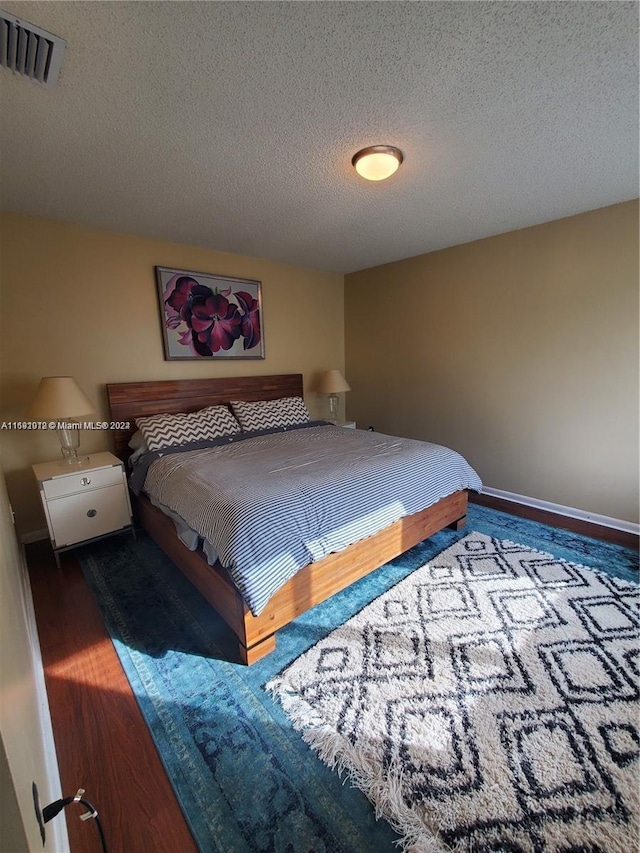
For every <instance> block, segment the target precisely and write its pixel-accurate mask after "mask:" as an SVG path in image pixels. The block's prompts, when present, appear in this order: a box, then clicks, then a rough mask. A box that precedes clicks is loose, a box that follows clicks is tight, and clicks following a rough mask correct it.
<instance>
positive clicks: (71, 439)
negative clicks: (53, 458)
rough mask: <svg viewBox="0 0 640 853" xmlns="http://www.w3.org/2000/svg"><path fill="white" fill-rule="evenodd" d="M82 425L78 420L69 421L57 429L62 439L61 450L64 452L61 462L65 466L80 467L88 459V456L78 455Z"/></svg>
mask: <svg viewBox="0 0 640 853" xmlns="http://www.w3.org/2000/svg"><path fill="white" fill-rule="evenodd" d="M80 426H81V425H80V424H79V423H78V422H77V421H69V422H68V424H67V425H66V426H65V427H60V428H59V429H58V431H57V432H58V438H59V439H60V452H61V453H62V462H61V463H60V464H61V465H63V466H64V467H65V468H66V467H69V468H73V467H78V466H79V465H84V464H85V463H86V462H87V461H88V457H87V456H78V448H79V447H80Z"/></svg>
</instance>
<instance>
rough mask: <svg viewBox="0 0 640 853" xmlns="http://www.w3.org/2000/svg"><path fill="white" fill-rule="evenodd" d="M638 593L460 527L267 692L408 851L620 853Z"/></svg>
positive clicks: (633, 728)
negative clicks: (455, 537)
mask: <svg viewBox="0 0 640 853" xmlns="http://www.w3.org/2000/svg"><path fill="white" fill-rule="evenodd" d="M637 607H638V589H637V587H636V586H635V585H633V584H631V583H628V582H626V581H623V580H620V579H618V578H612V577H608V576H605V575H603V574H601V573H599V572H594V571H592V570H590V569H587V568H585V567H584V566H579V565H577V564H574V563H568V562H565V561H563V560H561V559H557V558H555V557H552V556H550V555H548V554H543V553H540V552H536V551H533V550H531V549H530V548H527V547H525V546H522V545H517V544H515V543H513V542H505V541H500V540H497V539H494V538H491V537H489V536H485V535H483V534H479V533H472V534H470V535H468V536H466V537H465V538H464V539H462V540H460V541H459V542H457V543H456V544H455V545H453V546H451V547H450V548H448V549H447V550H446V551H444V552H443V553H441V554H439V555H438V556H437V557H435V558H434V560H433V561H432V562H431V563H429V564H427V565H425V566H423V567H422V568H419V569H417V570H416V571H415V572H413V573H412V574H411V575H410V576H409V577H407V578H406V579H405V580H403V581H401V582H400V583H399V584H397V586H395V587H393V588H392V589H390V590H389V591H388V592H386V593H385V594H383V595H382V596H381V597H380V598H378V599H377V600H375V601H374V602H373V603H371V604H369V605H368V606H367V607H365V608H364V609H363V610H362V611H361V612H360V613H359V614H357V615H356V616H354V617H353V618H351V619H350V620H349V621H348V622H346V623H345V624H344V625H342V626H341V627H340V628H337V629H336V630H335V631H333V632H332V633H331V634H329V635H328V636H327V637H326V638H325V639H323V640H321V641H320V642H319V643H317V645H316V646H314V647H313V648H311V649H310V650H309V651H307V652H306V653H305V654H303V655H302V656H301V657H300V658H298V659H297V660H296V661H295V662H294V663H293V664H292V665H291V666H289V667H288V668H287V669H286V670H285V671H284V672H283V673H282V674H281V676H280V677H279V678H277V679H275V680H274V681H272V682H271V683H270V684H269V685H267V687H268V688H269V689H270V690H271V691H272V692H273V693H274V694H275V695H277V696H278V698H279V699H280V701H281V703H282V705H283V707H284V709H285V711H286V713H287V715H288V716H289V718H290V719H291V720H292V722H293V724H294V726H295V727H296V728H297V729H299V730H301V731H302V733H303V737H304V739H305V740H306V741H307V742H308V743H309V744H310V745H311V746H312V747H313V748H314V749H315V750H316V751H317V753H318V754H319V756H320V757H321V758H322V759H323V760H324V761H325V762H326V763H327V764H329V765H330V766H333V767H337V768H338V769H339V770H343V769H344V770H346V771H347V773H348V774H349V776H350V778H351V780H352V781H353V783H354V784H355V785H356V786H358V787H360V788H361V789H362V790H363V791H364V792H365V793H366V794H367V796H368V797H369V799H370V800H371V801H372V802H373V803H374V805H375V806H376V809H377V810H378V812H380V813H381V814H383V815H384V816H385V817H386V818H387V819H388V820H389V822H390V823H391V824H392V825H393V826H394V828H396V829H397V830H398V831H399V832H400V833H401V834H402V835H403V843H404V845H405V849H407V850H411V851H420V850H422V851H438V850H450V849H455V850H463V851H473V853H483V851H484V853H488V851H518V853H568V851H572V850H573V851H578V850H580V851H606V853H627V851H628V850H630V849H633V848H634V845H635V843H636V842H637V839H638V837H639V835H638V833H639V831H640V823H639V813H640V808H639V806H640V798H639V796H638V785H637V781H638V762H639V759H640V732H639V729H638V722H639V715H638V710H639V708H638V698H639V696H638V665H639V662H638V642H639V639H640V618H639V616H638V609H637Z"/></svg>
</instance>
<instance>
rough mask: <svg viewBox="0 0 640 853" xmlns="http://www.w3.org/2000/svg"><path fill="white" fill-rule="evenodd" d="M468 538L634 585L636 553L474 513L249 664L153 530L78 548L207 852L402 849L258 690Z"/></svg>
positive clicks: (281, 636)
mask: <svg viewBox="0 0 640 853" xmlns="http://www.w3.org/2000/svg"><path fill="white" fill-rule="evenodd" d="M471 530H475V531H478V532H479V533H484V534H487V535H489V536H494V537H496V538H499V539H510V540H512V541H515V542H519V543H521V544H523V545H528V546H529V547H532V548H537V549H539V550H541V551H547V552H550V553H552V554H553V555H554V556H557V557H562V558H564V559H566V560H570V561H573V562H577V563H582V564H583V565H586V566H590V567H593V568H596V569H601V570H604V571H607V572H610V573H611V574H614V575H616V576H618V577H622V578H625V579H628V580H637V578H638V555H637V554H636V553H635V552H633V551H630V550H627V549H624V548H620V547H617V546H614V545H609V544H607V543H603V542H599V541H597V540H594V539H589V538H587V537H584V536H579V535H577V534H572V533H568V532H566V531H562V530H557V529H554V528H550V527H546V526H545V525H541V524H536V523H534V522H529V521H526V520H523V519H519V518H517V517H515V516H510V515H506V514H504V513H500V512H496V511H494V510H489V509H486V508H484V507H479V506H475V505H471V506H470V509H469V516H468V523H467V527H466V528H465V529H463V530H461V531H458V532H454V531H450V530H445V531H442V532H440V533H438V534H436V535H435V536H433V537H432V538H431V539H429V540H427V541H426V542H423V543H421V544H420V545H417V546H416V547H415V548H412V549H411V550H410V551H408V552H407V553H406V554H403V555H402V556H401V557H399V558H398V559H396V560H394V561H392V562H391V563H389V564H388V565H387V566H385V567H383V568H382V569H379V570H378V571H376V572H374V573H373V574H372V575H370V576H368V577H366V578H364V579H363V580H361V581H359V582H358V583H356V584H354V585H353V586H352V587H350V588H349V589H347V590H344V591H343V592H341V593H339V594H338V595H336V596H334V597H333V598H332V599H330V600H329V601H326V602H325V603H324V604H321V605H319V606H317V607H315V608H314V609H313V610H312V611H310V612H308V613H306V614H304V615H303V616H301V617H299V618H298V619H297V620H296V621H295V623H293V624H291V625H289V626H287V627H286V628H284V629H282V630H281V631H279V632H278V647H277V649H276V651H275V652H274V653H272V654H271V655H269V656H268V657H266V658H265V659H264V660H262V661H259V662H258V663H257V664H255V665H254V666H252V667H250V668H247V667H243V666H240V665H238V664H234V663H229V662H228V661H229V659H233V658H235V650H236V641H235V638H234V636H233V635H232V634H231V632H230V631H229V629H228V628H227V627H226V625H225V624H224V623H223V622H222V620H221V619H219V618H218V617H217V616H216V614H215V613H214V611H213V610H212V609H211V608H210V607H209V605H208V604H207V603H206V602H205V601H204V599H203V598H202V597H201V596H200V594H199V593H198V592H197V591H196V590H195V588H194V587H192V585H191V584H190V583H189V582H188V581H187V580H186V579H185V578H184V577H183V576H182V574H181V573H180V572H179V571H178V570H177V569H176V568H175V566H174V565H173V564H172V563H171V561H170V560H169V559H168V558H167V557H165V556H164V554H163V553H162V552H161V551H160V549H159V548H157V546H156V545H155V544H154V543H153V542H152V541H151V540H150V539H149V538H148V537H147V536H146V535H144V534H143V535H141V536H140V537H139V541H138V542H137V543H133V542H131V540H129V539H128V538H124V537H123V538H112V539H107V540H104V541H102V542H99V543H96V544H94V545H92V546H86V547H85V548H84V549H82V550H80V551H79V552H78V554H79V557H80V562H81V565H82V567H83V570H84V573H85V576H86V578H87V580H88V582H89V584H90V585H91V587H92V589H93V591H94V593H95V595H96V597H97V600H98V602H99V604H100V607H101V609H102V611H103V613H104V616H105V622H106V625H107V628H108V630H109V632H110V634H111V636H112V638H113V641H114V645H115V648H116V650H117V652H118V655H119V657H120V660H121V661H122V665H123V667H124V670H125V672H126V674H127V677H128V679H129V682H130V683H131V687H132V689H133V691H134V693H135V695H136V697H137V700H138V703H139V705H140V708H141V710H142V713H143V715H144V717H145V720H146V722H147V725H148V726H149V729H150V731H151V733H152V735H153V738H154V740H155V743H156V745H157V747H158V751H159V753H160V755H161V758H162V760H163V763H164V765H165V767H166V770H167V774H168V776H169V778H170V780H171V782H172V784H173V787H174V789H175V791H176V795H177V797H178V800H179V802H180V804H181V806H182V809H183V811H184V813H185V816H186V819H187V821H188V823H189V825H190V827H191V830H192V832H193V835H194V837H195V839H196V842H197V844H198V846H199V847H200V849H201V850H202V851H206V853H213V851H220V853H243V851H261V853H262V851H265V853H266V851H282V853H303V852H304V853H310V851H313V852H314V853H342V851H344V853H357V851H362V853H378V851H393V850H397V847H396V845H395V843H394V842H397V840H398V835H397V834H396V833H395V832H394V831H393V830H392V829H391V827H390V826H389V825H388V824H387V823H386V822H385V821H383V820H380V821H376V819H375V815H374V812H373V808H372V806H371V804H370V803H369V802H368V800H367V799H366V798H365V796H364V794H363V793H362V792H361V791H359V790H358V789H356V788H352V787H350V786H349V785H348V784H343V781H342V780H341V779H340V777H339V776H338V774H337V773H334V772H332V771H331V770H329V769H328V768H327V767H326V766H325V765H324V764H323V763H322V762H321V761H320V759H318V758H317V757H316V755H315V754H314V753H313V752H312V750H311V749H310V748H309V747H308V746H307V745H306V744H305V743H304V741H303V740H302V738H301V737H300V735H299V734H298V733H297V732H295V731H294V730H293V727H292V725H291V723H290V721H289V720H288V719H287V718H286V716H285V714H284V712H283V711H282V708H281V707H280V705H279V704H278V703H277V702H276V701H275V700H273V699H272V698H271V697H270V696H269V695H268V693H267V692H266V691H265V690H264V685H265V684H266V682H268V681H270V680H271V679H272V678H274V676H276V675H278V674H279V673H280V672H281V671H282V670H283V669H284V668H285V667H286V666H287V665H288V664H290V663H291V662H292V661H293V660H295V659H296V658H297V657H298V656H299V655H300V654H302V653H303V652H304V651H306V650H307V649H308V648H310V647H311V646H312V645H314V644H315V643H316V642H318V641H319V640H320V639H322V638H323V637H325V636H326V635H327V634H328V633H330V632H331V631H332V630H333V629H334V628H335V627H336V626H338V625H340V624H342V623H343V622H345V621H346V620H347V619H349V618H350V617H351V616H352V615H354V614H355V613H357V612H359V611H360V610H361V609H362V608H363V607H364V606H365V605H367V604H368V603H369V602H371V601H373V600H374V599H375V598H377V597H378V596H379V595H381V594H382V593H383V592H385V591H386V590H387V589H389V588H390V587H391V586H393V585H394V584H396V583H397V582H398V581H400V580H402V579H403V578H404V577H406V576H407V575H408V574H409V573H410V572H412V571H413V570H415V569H417V568H418V567H420V566H422V565H423V564H424V563H426V562H427V561H428V560H430V559H431V558H433V557H434V556H435V555H436V554H438V553H439V552H441V551H442V550H444V549H445V548H448V547H449V546H450V545H452V544H453V543H455V542H456V541H458V540H459V539H461V538H462V537H463V536H465V535H466V534H467V533H468V532H469V531H471Z"/></svg>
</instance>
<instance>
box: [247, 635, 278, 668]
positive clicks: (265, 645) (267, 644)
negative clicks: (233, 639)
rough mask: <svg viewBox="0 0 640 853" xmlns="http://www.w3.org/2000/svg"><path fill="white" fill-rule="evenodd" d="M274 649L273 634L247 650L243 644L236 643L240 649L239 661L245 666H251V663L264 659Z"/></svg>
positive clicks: (274, 639)
mask: <svg viewBox="0 0 640 853" xmlns="http://www.w3.org/2000/svg"><path fill="white" fill-rule="evenodd" d="M275 647H276V635H275V634H269V636H268V637H265V638H264V640H260V642H259V643H255V644H254V645H253V646H250V647H249V648H247V647H246V646H245V645H244V644H243V643H238V648H239V649H240V660H241V661H242V663H244V664H246V666H251V664H252V663H255V662H256V661H259V660H260V659H261V658H263V657H266V656H267V655H268V654H269V653H270V652H272V651H273V650H274V649H275Z"/></svg>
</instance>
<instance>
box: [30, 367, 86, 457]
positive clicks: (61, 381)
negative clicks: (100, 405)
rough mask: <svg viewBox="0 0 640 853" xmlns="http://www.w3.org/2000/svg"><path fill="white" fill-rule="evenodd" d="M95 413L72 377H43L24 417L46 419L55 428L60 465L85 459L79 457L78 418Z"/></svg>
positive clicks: (51, 427) (50, 426) (33, 419)
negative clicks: (58, 441) (58, 445)
mask: <svg viewBox="0 0 640 853" xmlns="http://www.w3.org/2000/svg"><path fill="white" fill-rule="evenodd" d="M94 412H95V408H94V406H93V404H92V403H91V401H90V400H89V399H88V398H87V397H85V395H84V393H83V391H82V390H81V389H80V388H79V386H78V384H77V383H76V381H75V379H74V378H73V377H72V376H45V377H43V379H41V380H40V385H38V390H37V391H36V396H35V397H34V399H33V402H32V403H31V406H30V407H29V410H28V412H27V417H28V419H29V420H31V421H47V422H49V428H50V429H54V428H55V429H56V430H57V432H58V438H59V439H60V447H61V451H62V458H63V464H66V465H81V464H82V462H83V461H84V460H83V459H81V458H79V457H78V447H79V446H80V429H81V428H82V425H81V423H80V420H81V419H82V418H86V417H89V415H92V414H93V413H94ZM54 424H55V427H54Z"/></svg>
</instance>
